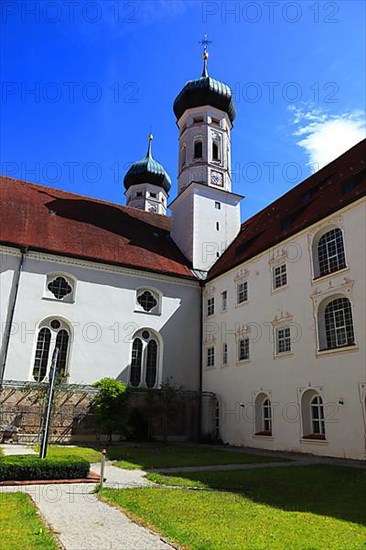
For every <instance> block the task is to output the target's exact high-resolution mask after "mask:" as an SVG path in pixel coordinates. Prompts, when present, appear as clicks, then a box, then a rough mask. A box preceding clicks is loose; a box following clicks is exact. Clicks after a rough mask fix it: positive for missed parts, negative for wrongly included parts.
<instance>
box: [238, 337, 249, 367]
mask: <svg viewBox="0 0 366 550" xmlns="http://www.w3.org/2000/svg"><path fill="white" fill-rule="evenodd" d="M242 355H243V356H242ZM249 360H250V341H249V338H248V336H241V337H240V338H239V340H238V363H242V362H243V361H249Z"/></svg>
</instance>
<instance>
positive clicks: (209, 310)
mask: <svg viewBox="0 0 366 550" xmlns="http://www.w3.org/2000/svg"><path fill="white" fill-rule="evenodd" d="M214 313H215V298H208V299H207V306H206V314H207V317H209V316H210V315H214Z"/></svg>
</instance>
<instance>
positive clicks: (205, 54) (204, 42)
mask: <svg viewBox="0 0 366 550" xmlns="http://www.w3.org/2000/svg"><path fill="white" fill-rule="evenodd" d="M199 44H202V46H203V53H202V57H203V70H202V75H201V76H204V77H207V76H208V71H207V59H208V51H207V48H208V45H209V44H212V40H209V39H208V36H207V34H205V35H204V37H203V39H202V40H200V41H199Z"/></svg>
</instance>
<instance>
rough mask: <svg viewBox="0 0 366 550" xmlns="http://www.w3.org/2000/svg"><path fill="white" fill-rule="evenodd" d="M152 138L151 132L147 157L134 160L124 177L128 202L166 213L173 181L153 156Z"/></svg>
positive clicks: (140, 207) (134, 205) (135, 206)
mask: <svg viewBox="0 0 366 550" xmlns="http://www.w3.org/2000/svg"><path fill="white" fill-rule="evenodd" d="M152 140H153V136H152V135H151V134H149V136H148V141H149V144H148V148H147V153H146V155H145V157H144V158H143V159H141V160H138V161H137V162H134V163H133V164H132V165H131V166H130V168H129V169H128V171H127V173H126V175H125V177H124V180H123V184H124V186H125V189H126V193H125V194H126V203H127V206H132V207H133V208H139V209H140V210H145V211H147V212H155V213H157V214H166V205H167V199H168V196H169V195H168V194H169V190H170V187H171V181H170V177H169V176H168V174H167V172H166V171H165V168H164V166H163V165H162V164H160V162H158V161H157V160H155V159H154V158H153V156H152V150H151V149H152V147H151V145H152Z"/></svg>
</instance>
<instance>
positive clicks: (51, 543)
mask: <svg viewBox="0 0 366 550" xmlns="http://www.w3.org/2000/svg"><path fill="white" fill-rule="evenodd" d="M0 524H1V533H0V549H1V550H10V549H12V550H35V549H39V550H41V549H42V550H56V549H57V548H58V546H57V544H56V542H55V540H54V538H53V536H52V534H51V532H50V531H49V530H48V529H47V528H46V527H45V526H44V524H43V521H42V520H41V518H40V517H39V515H38V513H37V510H36V507H35V506H34V504H33V502H32V501H31V499H30V497H29V495H26V494H25V493H0Z"/></svg>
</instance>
